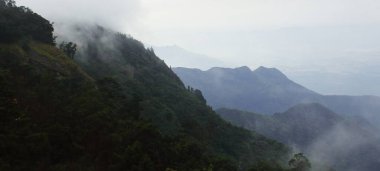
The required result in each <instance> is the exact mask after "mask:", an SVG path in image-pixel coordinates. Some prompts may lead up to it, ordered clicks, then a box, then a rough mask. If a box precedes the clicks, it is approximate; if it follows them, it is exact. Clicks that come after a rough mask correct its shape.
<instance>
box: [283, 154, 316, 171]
mask: <svg viewBox="0 0 380 171" xmlns="http://www.w3.org/2000/svg"><path fill="white" fill-rule="evenodd" d="M288 164H289V166H290V167H292V170H294V171H308V170H310V169H311V164H310V162H309V159H307V158H306V157H305V156H304V155H303V154H302V153H297V154H294V156H293V158H292V159H290V160H289V162H288Z"/></svg>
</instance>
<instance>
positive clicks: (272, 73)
mask: <svg viewBox="0 0 380 171" xmlns="http://www.w3.org/2000/svg"><path fill="white" fill-rule="evenodd" d="M253 72H254V73H255V74H256V75H259V76H263V77H266V78H275V79H279V78H283V79H288V77H286V75H285V74H283V73H282V72H281V71H280V70H278V69H277V68H267V67H263V66H260V67H258V68H257V69H255V70H254V71H253Z"/></svg>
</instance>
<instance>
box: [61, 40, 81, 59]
mask: <svg viewBox="0 0 380 171" xmlns="http://www.w3.org/2000/svg"><path fill="white" fill-rule="evenodd" d="M59 49H61V50H62V51H63V52H64V53H65V54H66V55H67V56H68V57H70V58H71V59H74V55H75V53H76V51H77V44H75V43H73V42H68V43H66V42H62V43H60V44H59Z"/></svg>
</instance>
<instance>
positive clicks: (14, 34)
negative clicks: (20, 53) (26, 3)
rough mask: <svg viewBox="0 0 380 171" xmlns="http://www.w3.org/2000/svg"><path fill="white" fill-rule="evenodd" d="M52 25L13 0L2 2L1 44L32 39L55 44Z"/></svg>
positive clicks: (0, 21)
mask: <svg viewBox="0 0 380 171" xmlns="http://www.w3.org/2000/svg"><path fill="white" fill-rule="evenodd" d="M53 30H54V29H53V26H52V24H51V23H50V22H49V21H48V20H46V19H44V18H42V17H41V16H40V15H38V14H36V13H34V12H33V11H32V10H30V9H29V8H26V7H23V6H21V7H17V6H16V4H15V2H14V1H13V0H0V42H15V41H19V40H22V39H32V40H35V41H40V42H44V43H48V44H54V43H55V42H54V41H55V40H54V39H55V38H54V37H53Z"/></svg>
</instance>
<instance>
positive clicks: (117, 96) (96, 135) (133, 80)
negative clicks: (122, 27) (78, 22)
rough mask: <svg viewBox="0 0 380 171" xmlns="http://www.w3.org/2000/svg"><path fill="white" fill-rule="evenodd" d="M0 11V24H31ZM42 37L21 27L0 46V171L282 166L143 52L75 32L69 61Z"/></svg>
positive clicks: (125, 41)
mask: <svg viewBox="0 0 380 171" xmlns="http://www.w3.org/2000/svg"><path fill="white" fill-rule="evenodd" d="M3 2H6V3H3ZM0 4H1V5H0V6H1V8H2V9H7V10H2V11H1V12H0V15H1V16H0V17H1V18H2V19H3V20H2V21H1V22H16V23H17V22H18V21H17V17H6V16H13V15H17V16H18V15H21V16H29V15H33V16H35V17H36V16H37V18H38V15H37V14H35V13H33V12H31V11H29V10H17V9H19V7H16V6H15V5H14V4H12V1H4V0H2V1H0ZM8 9H9V10H8ZM10 9H11V10H10ZM6 11H10V12H6ZM15 11H16V12H15ZM15 19H16V20H15ZM42 19H43V18H42V17H41V18H38V20H37V21H42ZM8 20H14V21H8ZM31 22H32V21H31ZM48 23H49V22H48ZM33 24H36V25H39V24H38V22H37V23H33ZM45 24H46V22H45ZM49 25H50V26H51V24H50V23H49ZM2 26H3V25H2ZM14 27H15V28H19V25H14ZM41 27H42V25H41ZM43 28H45V27H43ZM30 29H34V27H30ZM46 29H47V30H51V31H50V32H46V34H45V32H41V34H44V36H47V37H48V39H49V40H52V41H49V42H45V41H42V40H40V39H39V38H36V37H35V36H33V35H34V31H33V30H28V28H27V27H26V28H24V30H23V31H22V32H20V33H22V34H21V36H20V34H16V35H15V36H13V37H10V38H9V39H7V40H4V39H2V40H1V42H2V43H1V44H0V58H1V60H0V94H2V96H1V97H0V114H1V118H0V122H1V123H0V170H144V171H146V170H170V169H173V170H247V169H249V168H251V167H254V166H259V165H257V164H258V163H259V161H266V163H271V164H273V163H281V162H283V161H285V160H286V159H287V158H286V157H287V154H288V150H287V148H286V147H285V146H284V145H282V144H280V143H278V142H276V141H273V140H270V139H267V138H265V137H263V136H261V135H258V134H256V133H253V132H250V131H248V130H245V129H242V128H238V127H235V126H232V125H231V124H228V123H226V122H225V121H223V120H222V119H221V118H220V117H219V116H218V115H216V114H215V112H214V111H213V110H212V109H211V108H210V107H208V106H207V105H206V103H205V101H204V99H203V97H202V94H201V92H200V91H197V90H192V89H188V88H185V87H184V85H183V83H182V82H181V81H180V80H179V78H178V77H177V76H176V75H175V74H174V73H173V72H172V71H171V69H170V68H168V67H167V66H166V65H165V63H164V62H163V61H161V60H160V59H159V58H157V57H156V55H155V54H154V51H153V50H152V49H149V48H148V49H147V48H145V47H144V46H143V44H142V43H141V42H139V41H137V40H135V39H133V38H131V37H129V36H125V35H123V34H119V33H114V32H112V31H109V30H106V29H104V28H102V27H89V28H86V29H84V28H81V27H78V28H77V29H76V30H77V31H78V32H77V33H73V34H79V35H80V36H76V37H77V38H78V42H77V43H79V44H80V47H79V51H78V52H77V55H76V56H75V57H74V59H75V60H73V59H72V58H70V57H68V56H66V55H65V54H64V53H63V52H62V51H61V50H59V49H58V48H56V47H54V46H53V44H54V42H53V40H54V37H53V36H52V29H50V27H46ZM46 29H44V30H46ZM88 29H90V30H91V32H88V31H89V30H88ZM0 31H1V32H2V31H4V30H3V29H1V30H0ZM82 31H83V32H82ZM29 33H33V34H29ZM84 33H86V34H84ZM0 34H6V35H9V34H8V33H4V32H2V33H0ZM31 35H32V36H31ZM260 163H261V165H262V163H263V162H260ZM261 165H260V167H261Z"/></svg>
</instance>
